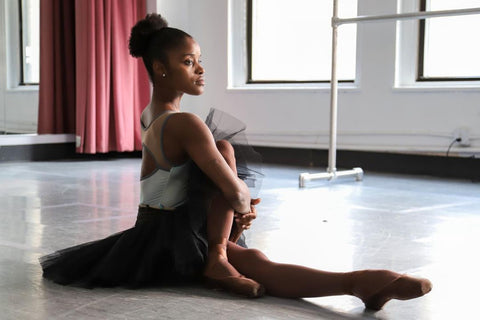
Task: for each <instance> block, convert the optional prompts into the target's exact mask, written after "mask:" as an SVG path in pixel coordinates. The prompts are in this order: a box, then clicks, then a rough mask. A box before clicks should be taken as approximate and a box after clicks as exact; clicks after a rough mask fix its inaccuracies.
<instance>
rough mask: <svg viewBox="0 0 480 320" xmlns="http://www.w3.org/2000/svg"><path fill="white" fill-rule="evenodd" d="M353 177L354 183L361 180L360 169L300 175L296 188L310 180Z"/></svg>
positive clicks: (361, 172) (303, 185)
mask: <svg viewBox="0 0 480 320" xmlns="http://www.w3.org/2000/svg"><path fill="white" fill-rule="evenodd" d="M348 176H354V177H355V181H362V180H363V170H362V168H353V169H352V170H345V171H332V172H323V173H306V172H305V173H301V174H300V176H299V177H298V186H299V187H300V188H304V187H305V183H306V182H308V181H311V180H329V181H331V180H335V179H337V178H339V177H348Z"/></svg>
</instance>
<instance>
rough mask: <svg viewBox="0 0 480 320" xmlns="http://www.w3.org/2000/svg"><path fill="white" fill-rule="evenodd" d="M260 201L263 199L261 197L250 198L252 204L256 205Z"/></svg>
mask: <svg viewBox="0 0 480 320" xmlns="http://www.w3.org/2000/svg"><path fill="white" fill-rule="evenodd" d="M260 201H261V199H260V198H256V199H251V200H250V204H252V205H254V206H256V205H257V204H259V203H260Z"/></svg>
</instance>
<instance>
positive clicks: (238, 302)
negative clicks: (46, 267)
mask: <svg viewBox="0 0 480 320" xmlns="http://www.w3.org/2000/svg"><path fill="white" fill-rule="evenodd" d="M139 169H140V160H139V159H120V160H108V161H73V162H69V161H64V162H33V163H31V162H19V163H0V219H1V220H0V221H1V223H0V319H232V320H233V319H473V318H478V317H479V311H478V310H479V309H478V305H477V303H478V288H479V286H480V280H479V277H478V274H479V270H480V254H479V252H480V250H479V244H480V232H479V231H480V210H479V208H480V198H479V196H480V185H479V184H478V183H472V182H469V181H456V180H442V179H435V178H428V177H418V176H400V175H385V174H375V173H371V172H367V173H366V175H365V179H364V181H362V182H354V181H353V179H352V180H350V179H346V180H341V181H337V182H335V183H331V182H320V181H317V182H311V183H310V184H309V185H308V187H307V188H305V189H299V188H298V187H297V184H298V174H299V173H300V172H304V171H310V172H315V171H321V170H320V169H318V170H313V169H310V170H307V169H306V168H299V167H287V166H267V167H266V168H265V169H264V170H265V174H266V178H265V179H264V181H263V186H262V188H261V192H260V197H261V198H262V203H261V205H259V206H258V211H259V216H258V219H257V220H256V221H255V223H254V225H253V226H252V229H251V230H249V231H248V232H247V237H248V243H249V245H250V246H251V247H256V248H259V249H261V250H263V251H264V252H265V253H266V254H267V255H268V256H269V257H270V258H271V259H272V260H277V261H280V262H288V263H298V264H303V265H307V266H310V267H315V268H320V269H324V270H331V271H348V270H353V269H362V268H387V269H393V270H396V271H398V272H402V273H409V274H413V275H420V276H426V277H428V278H430V279H431V280H432V282H433V284H434V289H433V291H432V292H431V293H430V294H429V295H427V296H425V297H422V298H419V299H416V300H411V301H407V302H402V301H391V302H389V303H388V304H387V305H386V306H385V308H384V309H383V310H382V311H380V312H377V313H371V312H366V311H364V309H363V307H362V304H361V302H360V301H359V300H357V299H356V298H352V297H348V296H338V297H324V298H315V299H297V300H288V299H278V298H273V297H264V298H260V299H255V300H248V299H243V298H239V297H237V296H232V295H229V294H226V293H223V292H218V291H212V290H209V289H205V288H203V287H198V286H191V287H181V288H178V287H168V288H150V289H140V290H127V289H121V288H115V289H93V290H88V289H79V288H72V287H63V286H59V285H56V284H53V283H50V282H48V281H44V280H42V277H41V269H40V266H39V264H38V262H37V259H38V258H39V257H40V256H41V255H43V254H45V253H49V252H51V251H54V250H57V249H61V248H64V247H66V246H71V245H74V244H78V243H82V242H86V241H90V240H95V239H99V238H101V237H105V236H108V235H110V234H111V233H114V232H117V231H121V230H124V229H126V228H129V227H130V226H132V224H133V223H134V220H135V216H136V206H137V201H138V199H139V183H138V179H139Z"/></svg>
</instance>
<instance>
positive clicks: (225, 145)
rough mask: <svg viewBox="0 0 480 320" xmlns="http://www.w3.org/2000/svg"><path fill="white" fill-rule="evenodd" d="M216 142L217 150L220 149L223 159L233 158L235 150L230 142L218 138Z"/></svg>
mask: <svg viewBox="0 0 480 320" xmlns="http://www.w3.org/2000/svg"><path fill="white" fill-rule="evenodd" d="M216 144H217V149H218V151H220V153H221V154H222V156H223V157H224V158H225V159H227V160H228V159H235V151H234V150H233V146H232V145H231V144H230V142H228V141H227V140H218V141H217V142H216Z"/></svg>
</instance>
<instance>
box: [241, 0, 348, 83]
mask: <svg viewBox="0 0 480 320" xmlns="http://www.w3.org/2000/svg"><path fill="white" fill-rule="evenodd" d="M332 12H333V8H332V1H319V0H296V1H289V0H249V1H248V31H247V32H248V37H247V38H248V58H249V59H248V60H249V61H248V82H249V83H262V82H263V83H274V82H328V81H330V77H331V51H332V50H331V42H332V40H331V38H332V28H331V17H332ZM356 15H357V1H356V0H343V1H339V16H340V17H341V18H346V17H354V16H356ZM355 59H356V25H344V26H341V27H340V28H339V29H338V67H337V68H338V69H337V73H338V79H339V80H341V81H353V80H354V79H355Z"/></svg>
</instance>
